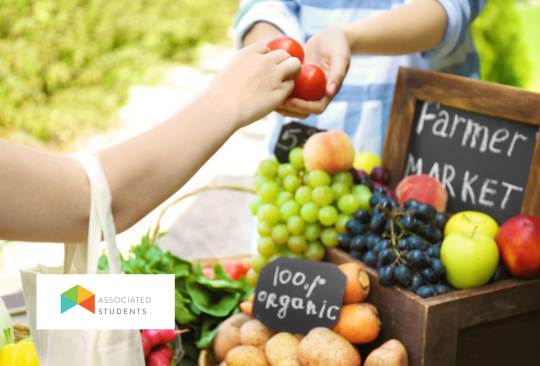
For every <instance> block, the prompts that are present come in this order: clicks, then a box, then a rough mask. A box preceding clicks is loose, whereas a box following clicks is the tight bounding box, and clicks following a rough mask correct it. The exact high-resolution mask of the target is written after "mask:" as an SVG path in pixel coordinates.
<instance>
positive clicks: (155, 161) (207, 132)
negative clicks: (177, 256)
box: [99, 99, 237, 232]
mask: <svg viewBox="0 0 540 366" xmlns="http://www.w3.org/2000/svg"><path fill="white" fill-rule="evenodd" d="M235 122H236V121H235V120H234V118H233V117H232V114H231V113H227V112H226V110H224V109H221V108H216V106H215V105H211V103H208V102H206V101H204V100H203V99H201V100H199V101H197V102H195V103H194V104H193V105H191V106H190V107H188V108H187V109H186V110H184V111H183V112H182V113H180V114H178V115H176V116H175V117H173V118H171V119H170V120H169V121H167V122H165V123H163V124H162V125H160V126H158V127H156V128H154V129H152V130H150V131H148V132H147V133H145V134H143V135H139V136H137V137H135V138H133V139H130V140H127V141H125V142H123V143H121V144H119V145H116V146H114V147H111V148H109V149H107V150H105V151H103V152H102V153H100V154H99V159H100V161H101V165H102V166H103V170H104V171H105V174H106V176H107V178H108V180H109V185H110V188H111V192H112V196H113V202H112V203H113V215H114V217H115V223H116V227H117V230H118V231H119V232H121V231H123V230H125V229H127V228H129V227H131V226H132V225H133V224H135V223H136V222H137V221H139V220H140V219H141V218H142V217H144V216H146V215H147V214H148V213H150V212H151V211H152V210H153V209H155V208H156V207H157V206H158V205H159V204H160V203H161V202H163V201H165V200H166V199H167V198H169V197H170V196H171V195H173V194H174V193H175V192H176V191H178V190H179V189H180V188H181V187H182V186H183V185H184V184H185V183H187V181H189V179H191V177H192V176H193V175H194V174H195V173H196V172H197V171H198V170H199V169H200V168H201V167H202V166H203V165H204V163H205V162H206V161H207V160H208V159H209V158H210V157H211V156H212V155H213V154H214V153H215V152H216V151H217V150H218V149H219V148H220V147H221V146H222V145H223V144H224V143H225V142H226V141H227V139H229V137H230V136H231V135H232V134H233V133H234V132H235V131H236V129H237V125H236V123H235Z"/></svg>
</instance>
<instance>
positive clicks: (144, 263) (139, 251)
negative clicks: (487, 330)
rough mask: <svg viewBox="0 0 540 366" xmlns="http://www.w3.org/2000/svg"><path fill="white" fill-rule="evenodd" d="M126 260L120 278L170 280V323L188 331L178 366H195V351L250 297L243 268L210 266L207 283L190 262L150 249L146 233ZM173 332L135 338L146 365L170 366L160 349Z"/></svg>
mask: <svg viewBox="0 0 540 366" xmlns="http://www.w3.org/2000/svg"><path fill="white" fill-rule="evenodd" d="M128 258H129V259H127V260H126V259H123V258H122V257H121V263H122V270H123V271H124V272H125V273H126V274H174V275H175V319H176V323H177V324H178V326H179V328H181V329H184V328H185V329H189V332H187V333H184V334H182V347H183V350H184V352H185V355H184V357H183V358H182V360H181V361H180V365H182V366H188V365H189V366H194V365H197V360H198V357H199V352H200V350H202V349H205V348H208V347H209V346H210V345H211V344H212V342H213V340H214V337H215V335H216V333H217V332H218V329H219V326H220V325H221V323H223V322H224V321H225V320H226V319H227V318H229V317H230V316H231V315H234V314H237V313H239V312H240V307H239V304H240V303H241V302H243V301H245V300H247V299H248V297H249V296H250V295H251V294H252V293H253V288H252V287H251V286H249V285H248V284H247V283H246V277H245V276H243V275H241V273H242V272H243V273H245V272H246V268H244V267H243V266H241V264H239V263H238V262H235V261H232V262H230V263H226V264H225V265H224V266H221V265H220V264H216V265H215V266H214V268H213V271H212V273H211V276H210V278H207V277H206V276H205V275H204V273H203V269H202V268H201V267H200V265H198V266H194V265H192V263H191V262H190V261H187V260H185V259H182V258H179V257H177V256H175V255H173V254H171V253H170V252H163V251H162V250H161V249H160V248H159V247H158V246H154V245H151V244H150V237H149V234H147V235H145V236H143V238H142V240H141V243H140V244H139V245H135V246H132V247H131V249H130V251H129V257H128ZM240 267H242V268H240ZM225 268H226V269H227V270H228V271H229V272H228V273H229V274H228V273H227V272H226V271H225ZM99 269H103V270H107V269H108V262H107V257H106V256H105V255H102V256H101V257H100V259H99ZM207 275H210V274H208V273H207ZM232 277H235V278H237V280H236V281H235V280H233V279H232ZM177 333H178V331H172V330H171V331H163V330H161V331H160V330H144V331H143V332H142V333H141V341H142V342H143V349H144V350H145V352H147V353H146V354H147V360H146V361H147V365H148V366H150V365H151V366H158V365H160V366H161V365H170V364H171V363H172V362H173V361H171V360H170V359H169V360H168V361H165V359H166V358H167V357H169V356H170V352H169V350H167V349H166V348H169V349H171V348H170V347H168V346H167V344H169V342H171V341H172V340H173V339H174V337H175V336H176V334H177Z"/></svg>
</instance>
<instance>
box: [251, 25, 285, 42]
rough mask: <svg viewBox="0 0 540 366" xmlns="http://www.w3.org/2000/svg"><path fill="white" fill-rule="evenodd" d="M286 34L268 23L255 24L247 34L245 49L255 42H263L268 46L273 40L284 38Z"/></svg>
mask: <svg viewBox="0 0 540 366" xmlns="http://www.w3.org/2000/svg"><path fill="white" fill-rule="evenodd" d="M284 35H285V34H283V32H282V31H281V30H279V28H277V27H276V26H274V25H272V24H270V23H267V22H259V23H255V24H254V25H253V27H251V28H250V30H248V31H247V32H246V35H245V36H244V40H243V47H246V46H249V45H250V44H252V43H255V42H261V43H264V44H267V43H268V42H270V41H271V40H273V39H276V38H278V37H283V36H284Z"/></svg>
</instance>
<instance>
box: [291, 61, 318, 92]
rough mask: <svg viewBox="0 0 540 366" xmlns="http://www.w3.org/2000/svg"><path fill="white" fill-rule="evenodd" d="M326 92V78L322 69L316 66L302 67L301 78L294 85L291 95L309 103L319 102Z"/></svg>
mask: <svg viewBox="0 0 540 366" xmlns="http://www.w3.org/2000/svg"><path fill="white" fill-rule="evenodd" d="M325 90H326V76H325V75H324V71H322V70H321V68H320V67H317V66H315V65H309V64H306V65H302V71H301V72H300V76H299V77H298V79H296V81H295V83H294V90H293V92H292V94H291V95H290V96H291V97H293V98H299V99H303V100H308V101H315V100H319V99H321V98H322V97H323V96H324V92H325Z"/></svg>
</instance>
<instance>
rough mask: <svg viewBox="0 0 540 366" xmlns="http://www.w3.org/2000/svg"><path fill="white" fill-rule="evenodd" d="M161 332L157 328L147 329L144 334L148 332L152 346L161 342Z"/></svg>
mask: <svg viewBox="0 0 540 366" xmlns="http://www.w3.org/2000/svg"><path fill="white" fill-rule="evenodd" d="M159 332H160V331H159V330H157V329H146V330H145V331H144V334H146V337H147V338H148V340H149V341H150V346H152V348H154V347H155V346H157V345H158V344H160V341H161V337H160V335H159Z"/></svg>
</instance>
